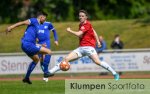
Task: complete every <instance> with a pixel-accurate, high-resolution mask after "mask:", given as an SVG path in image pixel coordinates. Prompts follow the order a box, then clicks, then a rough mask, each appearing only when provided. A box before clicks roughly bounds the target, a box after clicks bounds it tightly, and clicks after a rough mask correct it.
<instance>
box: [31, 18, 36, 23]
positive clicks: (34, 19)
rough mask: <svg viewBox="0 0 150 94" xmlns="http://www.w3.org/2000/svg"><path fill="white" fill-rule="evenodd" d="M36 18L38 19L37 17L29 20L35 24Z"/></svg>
mask: <svg viewBox="0 0 150 94" xmlns="http://www.w3.org/2000/svg"><path fill="white" fill-rule="evenodd" d="M36 20H37V19H36V18H30V19H29V22H30V24H34V23H35V22H36Z"/></svg>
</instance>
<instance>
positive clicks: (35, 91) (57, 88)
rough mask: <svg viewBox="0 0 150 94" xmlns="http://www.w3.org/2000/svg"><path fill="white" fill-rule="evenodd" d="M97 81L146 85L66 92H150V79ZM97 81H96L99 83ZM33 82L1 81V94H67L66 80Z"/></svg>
mask: <svg viewBox="0 0 150 94" xmlns="http://www.w3.org/2000/svg"><path fill="white" fill-rule="evenodd" d="M78 80H80V79H78ZM82 80H84V79H82ZM92 80H95V79H92ZM84 81H85V82H87V83H89V81H88V80H86V79H85V80H84ZM96 81H98V82H99V81H100V83H101V84H107V83H108V82H112V83H113V84H117V83H118V85H120V84H126V83H132V84H136V83H140V84H143V85H144V86H145V87H144V89H142V90H139V89H138V90H134V89H123V90H119V89H116V90H109V89H105V90H103V89H101V90H96V91H94V90H93V91H90V92H88V93H86V92H82V91H80V92H78V90H75V92H71V93H66V94H150V79H120V80H119V81H114V79H98V80H96ZM96 81H95V82H94V83H97V82H96ZM77 82H78V81H77ZM79 82H80V81H79ZM32 83H33V84H32V85H28V84H25V83H22V82H21V81H0V94H65V80H49V82H47V83H46V82H44V81H40V80H38V81H37V80H36V81H35V80H33V81H32ZM92 83H93V82H92ZM94 83H93V84H94ZM86 91H87V90H86Z"/></svg>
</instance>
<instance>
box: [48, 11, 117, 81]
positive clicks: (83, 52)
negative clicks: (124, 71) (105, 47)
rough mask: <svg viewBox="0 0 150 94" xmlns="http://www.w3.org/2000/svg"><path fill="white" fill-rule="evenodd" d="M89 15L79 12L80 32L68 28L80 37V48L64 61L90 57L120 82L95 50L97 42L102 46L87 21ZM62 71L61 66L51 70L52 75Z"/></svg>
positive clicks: (68, 30) (68, 29)
mask: <svg viewBox="0 0 150 94" xmlns="http://www.w3.org/2000/svg"><path fill="white" fill-rule="evenodd" d="M87 19H88V14H87V12H86V11H85V10H80V11H79V20H80V24H79V31H73V30H72V29H71V28H70V27H68V28H67V32H69V33H71V34H72V35H75V36H77V37H79V47H78V48H77V49H75V50H73V51H72V52H71V53H69V54H68V55H67V56H66V57H65V58H64V60H63V61H66V62H70V61H73V60H76V59H78V58H81V57H83V56H89V57H90V58H91V59H92V60H93V62H94V63H95V64H97V65H99V66H102V67H103V68H105V69H107V70H108V71H110V72H111V73H112V74H113V75H114V79H115V80H119V75H118V73H116V72H115V71H114V70H113V69H112V68H111V67H110V66H109V65H108V64H107V63H106V62H104V61H100V60H99V57H98V54H97V52H96V50H95V46H96V42H97V44H98V46H99V47H101V44H100V42H99V39H98V36H97V33H96V32H95V30H94V29H93V27H92V25H91V23H90V22H89V21H88V20H87ZM58 70H60V68H59V64H57V65H56V66H55V67H54V68H52V69H51V70H50V73H54V72H56V71H58Z"/></svg>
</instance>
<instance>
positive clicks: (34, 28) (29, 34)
mask: <svg viewBox="0 0 150 94" xmlns="http://www.w3.org/2000/svg"><path fill="white" fill-rule="evenodd" d="M29 22H30V24H29V25H28V26H27V29H26V31H25V33H24V36H23V38H22V42H24V41H26V42H31V43H34V44H35V43H36V38H37V32H38V30H39V26H40V23H39V22H38V20H37V18H31V19H29Z"/></svg>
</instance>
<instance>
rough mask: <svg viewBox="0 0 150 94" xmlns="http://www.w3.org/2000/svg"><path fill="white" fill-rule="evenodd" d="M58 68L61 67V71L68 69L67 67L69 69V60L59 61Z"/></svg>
mask: <svg viewBox="0 0 150 94" xmlns="http://www.w3.org/2000/svg"><path fill="white" fill-rule="evenodd" d="M60 69H61V70H62V71H67V70H69V69H70V64H69V62H66V61H62V62H61V63H60Z"/></svg>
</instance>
